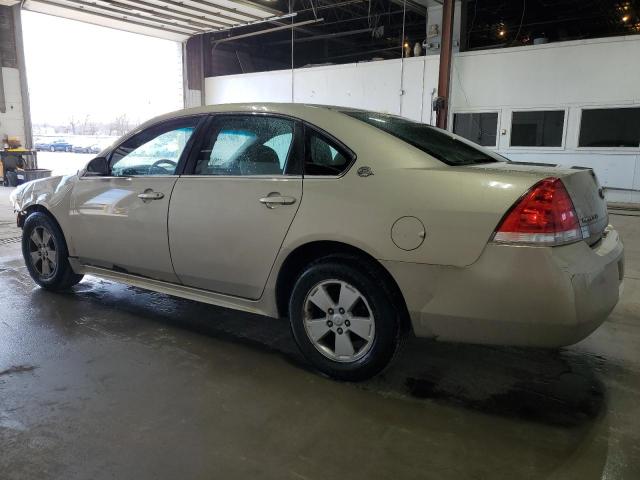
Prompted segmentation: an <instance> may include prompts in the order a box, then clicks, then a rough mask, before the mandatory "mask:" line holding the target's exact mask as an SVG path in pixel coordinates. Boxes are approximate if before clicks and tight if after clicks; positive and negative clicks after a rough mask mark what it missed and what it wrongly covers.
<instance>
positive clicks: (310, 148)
mask: <svg viewBox="0 0 640 480" xmlns="http://www.w3.org/2000/svg"><path fill="white" fill-rule="evenodd" d="M306 131H307V141H306V149H305V150H306V156H305V163H304V173H305V175H342V174H343V173H344V172H345V171H346V170H347V168H348V167H349V165H350V164H351V159H352V156H351V154H349V153H348V152H347V151H346V150H345V149H344V148H342V147H341V146H339V145H338V144H337V143H336V142H334V141H332V140H330V139H329V138H327V137H326V136H324V135H322V134H321V133H319V132H317V131H315V130H313V129H311V128H307V129H306Z"/></svg>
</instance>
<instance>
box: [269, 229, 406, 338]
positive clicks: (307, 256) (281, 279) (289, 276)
mask: <svg viewBox="0 0 640 480" xmlns="http://www.w3.org/2000/svg"><path fill="white" fill-rule="evenodd" d="M330 257H351V258H352V259H354V260H360V261H363V262H366V263H367V264H368V265H369V266H371V268H372V269H374V270H375V271H376V274H379V275H380V276H381V278H382V279H383V280H384V282H385V285H386V286H387V287H388V288H389V290H390V293H391V296H392V301H393V303H394V305H395V306H396V308H397V309H398V312H399V313H400V322H401V327H402V329H403V330H405V331H411V330H412V327H411V320H410V317H409V311H408V309H407V304H406V301H405V298H404V295H403V294H402V291H401V290H400V287H399V286H398V283H397V282H396V281H395V279H394V278H393V276H392V275H391V273H389V271H388V270H387V269H386V268H385V267H384V265H382V264H381V263H380V262H379V261H378V260H376V259H375V258H374V257H373V256H371V255H370V254H369V253H367V252H365V251H364V250H362V249H360V248H358V247H354V246H353V245H349V244H347V243H343V242H338V241H330V240H320V241H312V242H309V243H305V244H303V245H300V246H298V247H296V248H295V249H294V250H293V251H291V252H290V253H289V254H288V255H287V258H286V259H285V260H284V262H283V263H282V265H281V267H280V270H279V271H278V277H277V280H276V307H277V309H278V314H279V315H280V316H281V317H286V316H288V314H289V297H290V294H291V291H292V289H293V285H294V284H295V281H296V279H297V278H298V276H299V275H300V274H301V273H302V271H303V270H304V269H305V268H306V266H307V265H309V264H310V263H312V262H315V261H317V260H320V259H322V258H330Z"/></svg>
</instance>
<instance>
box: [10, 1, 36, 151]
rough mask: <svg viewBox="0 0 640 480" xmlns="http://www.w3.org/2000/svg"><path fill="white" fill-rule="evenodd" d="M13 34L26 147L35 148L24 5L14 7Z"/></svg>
mask: <svg viewBox="0 0 640 480" xmlns="http://www.w3.org/2000/svg"><path fill="white" fill-rule="evenodd" d="M12 8H13V12H12V13H13V32H14V36H15V45H16V59H17V63H18V72H19V75H20V95H21V98H22V119H23V125H24V139H23V140H24V145H23V146H24V147H25V148H31V147H33V129H32V125H31V103H30V101H29V84H28V83H27V65H26V62H25V59H24V43H23V41H22V10H21V8H22V5H21V4H20V3H19V4H17V5H14V6H13V7H12Z"/></svg>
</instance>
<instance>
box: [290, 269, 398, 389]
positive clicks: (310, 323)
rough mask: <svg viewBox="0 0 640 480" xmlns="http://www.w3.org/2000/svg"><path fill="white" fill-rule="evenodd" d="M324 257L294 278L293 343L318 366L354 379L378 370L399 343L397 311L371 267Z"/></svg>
mask: <svg viewBox="0 0 640 480" xmlns="http://www.w3.org/2000/svg"><path fill="white" fill-rule="evenodd" d="M345 260H346V259H343V258H335V259H331V258H328V259H325V260H322V261H320V262H317V263H314V264H312V265H310V266H309V267H308V268H307V269H306V270H305V271H304V272H303V273H302V274H301V275H300V277H299V278H298V280H297V282H296V284H295V286H294V289H293V293H292V295H291V299H290V303H289V317H290V322H291V328H292V330H293V335H294V337H295V340H296V343H297V344H298V346H299V347H300V350H301V351H302V353H303V354H304V356H305V357H306V358H307V359H308V360H309V361H310V362H311V363H312V364H313V366H314V367H316V368H317V369H318V370H319V371H321V372H323V373H325V374H327V375H329V376H331V377H333V378H336V379H340V380H350V381H358V380H364V379H367V378H369V377H372V376H373V375H376V374H377V373H379V372H380V371H381V370H383V369H384V368H385V367H386V366H387V365H388V364H389V362H390V361H391V359H392V358H393V357H394V354H395V353H396V351H397V350H398V348H399V345H400V340H401V330H400V328H399V314H398V312H397V310H396V308H395V306H394V304H393V301H392V296H391V294H390V292H389V291H388V290H387V288H386V287H385V285H384V284H382V283H381V282H380V280H379V279H377V278H376V275H375V272H374V271H373V269H371V268H368V267H369V266H368V265H367V264H366V263H365V262H359V261H358V260H356V259H348V260H346V261H345Z"/></svg>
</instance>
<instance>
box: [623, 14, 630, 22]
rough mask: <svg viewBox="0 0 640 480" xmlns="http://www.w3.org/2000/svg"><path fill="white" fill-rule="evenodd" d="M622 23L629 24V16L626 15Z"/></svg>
mask: <svg viewBox="0 0 640 480" xmlns="http://www.w3.org/2000/svg"><path fill="white" fill-rule="evenodd" d="M622 21H623V22H625V23H626V22H628V21H629V15H625V16H624V17H622Z"/></svg>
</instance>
